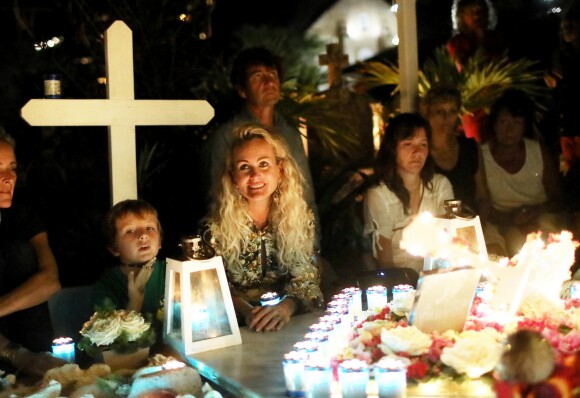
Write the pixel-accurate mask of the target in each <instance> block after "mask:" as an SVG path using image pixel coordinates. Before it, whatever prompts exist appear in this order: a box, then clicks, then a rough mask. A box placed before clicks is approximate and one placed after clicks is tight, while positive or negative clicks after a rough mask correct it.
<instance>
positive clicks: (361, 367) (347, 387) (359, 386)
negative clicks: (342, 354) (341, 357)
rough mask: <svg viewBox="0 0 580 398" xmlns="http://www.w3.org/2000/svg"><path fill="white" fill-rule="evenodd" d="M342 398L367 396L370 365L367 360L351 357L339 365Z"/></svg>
mask: <svg viewBox="0 0 580 398" xmlns="http://www.w3.org/2000/svg"><path fill="white" fill-rule="evenodd" d="M338 381H339V382H340V389H341V392H342V398H366V396H367V384H368V382H369V367H368V365H367V363H366V362H365V361H361V360H359V359H350V360H347V361H344V362H342V363H341V364H340V365H338Z"/></svg>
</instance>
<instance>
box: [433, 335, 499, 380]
mask: <svg viewBox="0 0 580 398" xmlns="http://www.w3.org/2000/svg"><path fill="white" fill-rule="evenodd" d="M500 338H501V334H500V333H498V332H497V331H495V330H494V329H491V328H486V329H484V330H482V331H481V332H475V331H468V332H463V333H461V335H460V336H459V338H458V339H457V341H456V342H455V345H454V346H453V347H446V348H444V349H443V353H442V354H441V362H443V363H444V364H445V365H447V366H451V367H452V368H454V369H455V370H456V371H457V372H458V373H463V374H466V375H467V376H468V377H470V378H472V379H476V378H478V377H480V376H481V375H483V374H485V373H488V372H490V371H492V370H493V368H494V367H495V365H496V364H497V363H498V361H499V359H500V357H501V352H502V345H501V343H500V341H499V340H500Z"/></svg>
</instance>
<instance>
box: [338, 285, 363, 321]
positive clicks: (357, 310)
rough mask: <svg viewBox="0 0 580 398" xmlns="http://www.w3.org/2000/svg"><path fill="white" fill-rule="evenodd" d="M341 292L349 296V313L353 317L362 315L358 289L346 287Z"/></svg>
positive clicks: (360, 297)
mask: <svg viewBox="0 0 580 398" xmlns="http://www.w3.org/2000/svg"><path fill="white" fill-rule="evenodd" d="M342 292H343V293H345V294H348V295H350V296H351V300H350V302H349V303H350V304H349V306H350V308H349V311H350V313H351V314H353V315H354V316H359V315H360V314H361V313H362V294H361V291H360V289H359V288H358V287H347V288H345V289H342Z"/></svg>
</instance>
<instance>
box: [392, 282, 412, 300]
mask: <svg viewBox="0 0 580 398" xmlns="http://www.w3.org/2000/svg"><path fill="white" fill-rule="evenodd" d="M413 291H415V289H414V288H413V286H411V285H397V286H395V287H394V288H393V300H404V299H405V296H406V295H407V294H409V293H411V292H413Z"/></svg>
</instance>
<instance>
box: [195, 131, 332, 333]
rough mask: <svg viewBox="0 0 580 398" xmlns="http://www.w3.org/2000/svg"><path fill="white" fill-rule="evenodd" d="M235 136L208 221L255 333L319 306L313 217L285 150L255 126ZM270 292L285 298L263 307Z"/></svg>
mask: <svg viewBox="0 0 580 398" xmlns="http://www.w3.org/2000/svg"><path fill="white" fill-rule="evenodd" d="M234 136H235V138H234V140H233V142H232V144H231V145H230V146H229V148H228V155H227V156H226V164H225V165H224V167H223V168H222V171H221V184H217V187H216V191H215V192H213V202H212V206H211V210H210V215H209V217H208V218H207V221H206V222H207V224H208V227H209V231H211V235H212V238H211V242H212V245H213V247H214V248H215V249H216V252H217V253H218V254H219V255H221V256H223V258H224V261H225V268H226V274H227V276H228V281H229V284H230V288H231V292H232V298H233V302H234V307H235V309H236V313H237V314H238V315H239V316H240V317H241V318H242V319H243V320H244V321H245V323H246V324H247V325H248V326H249V328H250V329H254V330H256V331H257V332H261V331H275V330H280V329H281V328H282V327H284V325H285V324H287V323H288V322H289V321H290V318H291V317H292V315H294V314H296V313H299V312H304V311H307V310H310V309H313V308H315V307H319V306H321V305H322V293H321V291H320V287H319V282H320V273H319V270H318V267H317V265H316V257H315V253H314V216H313V213H312V211H311V210H310V209H309V208H308V206H307V205H306V202H305V201H304V199H303V198H304V195H303V192H302V187H303V186H304V185H303V183H302V179H303V176H302V175H301V173H300V169H299V168H298V166H297V164H296V162H295V161H294V159H292V158H291V157H290V155H289V152H288V149H287V147H286V145H285V144H284V143H283V142H282V141H281V140H280V139H278V138H276V137H274V136H273V135H272V134H270V133H269V132H268V131H266V130H265V129H264V128H262V127H259V126H258V125H254V124H250V125H241V126H239V127H238V128H236V130H235V131H234ZM266 292H277V293H278V294H279V295H280V297H283V300H282V301H281V302H280V303H279V304H277V305H274V306H264V307H261V306H259V302H260V297H261V295H262V294H264V293H266Z"/></svg>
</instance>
